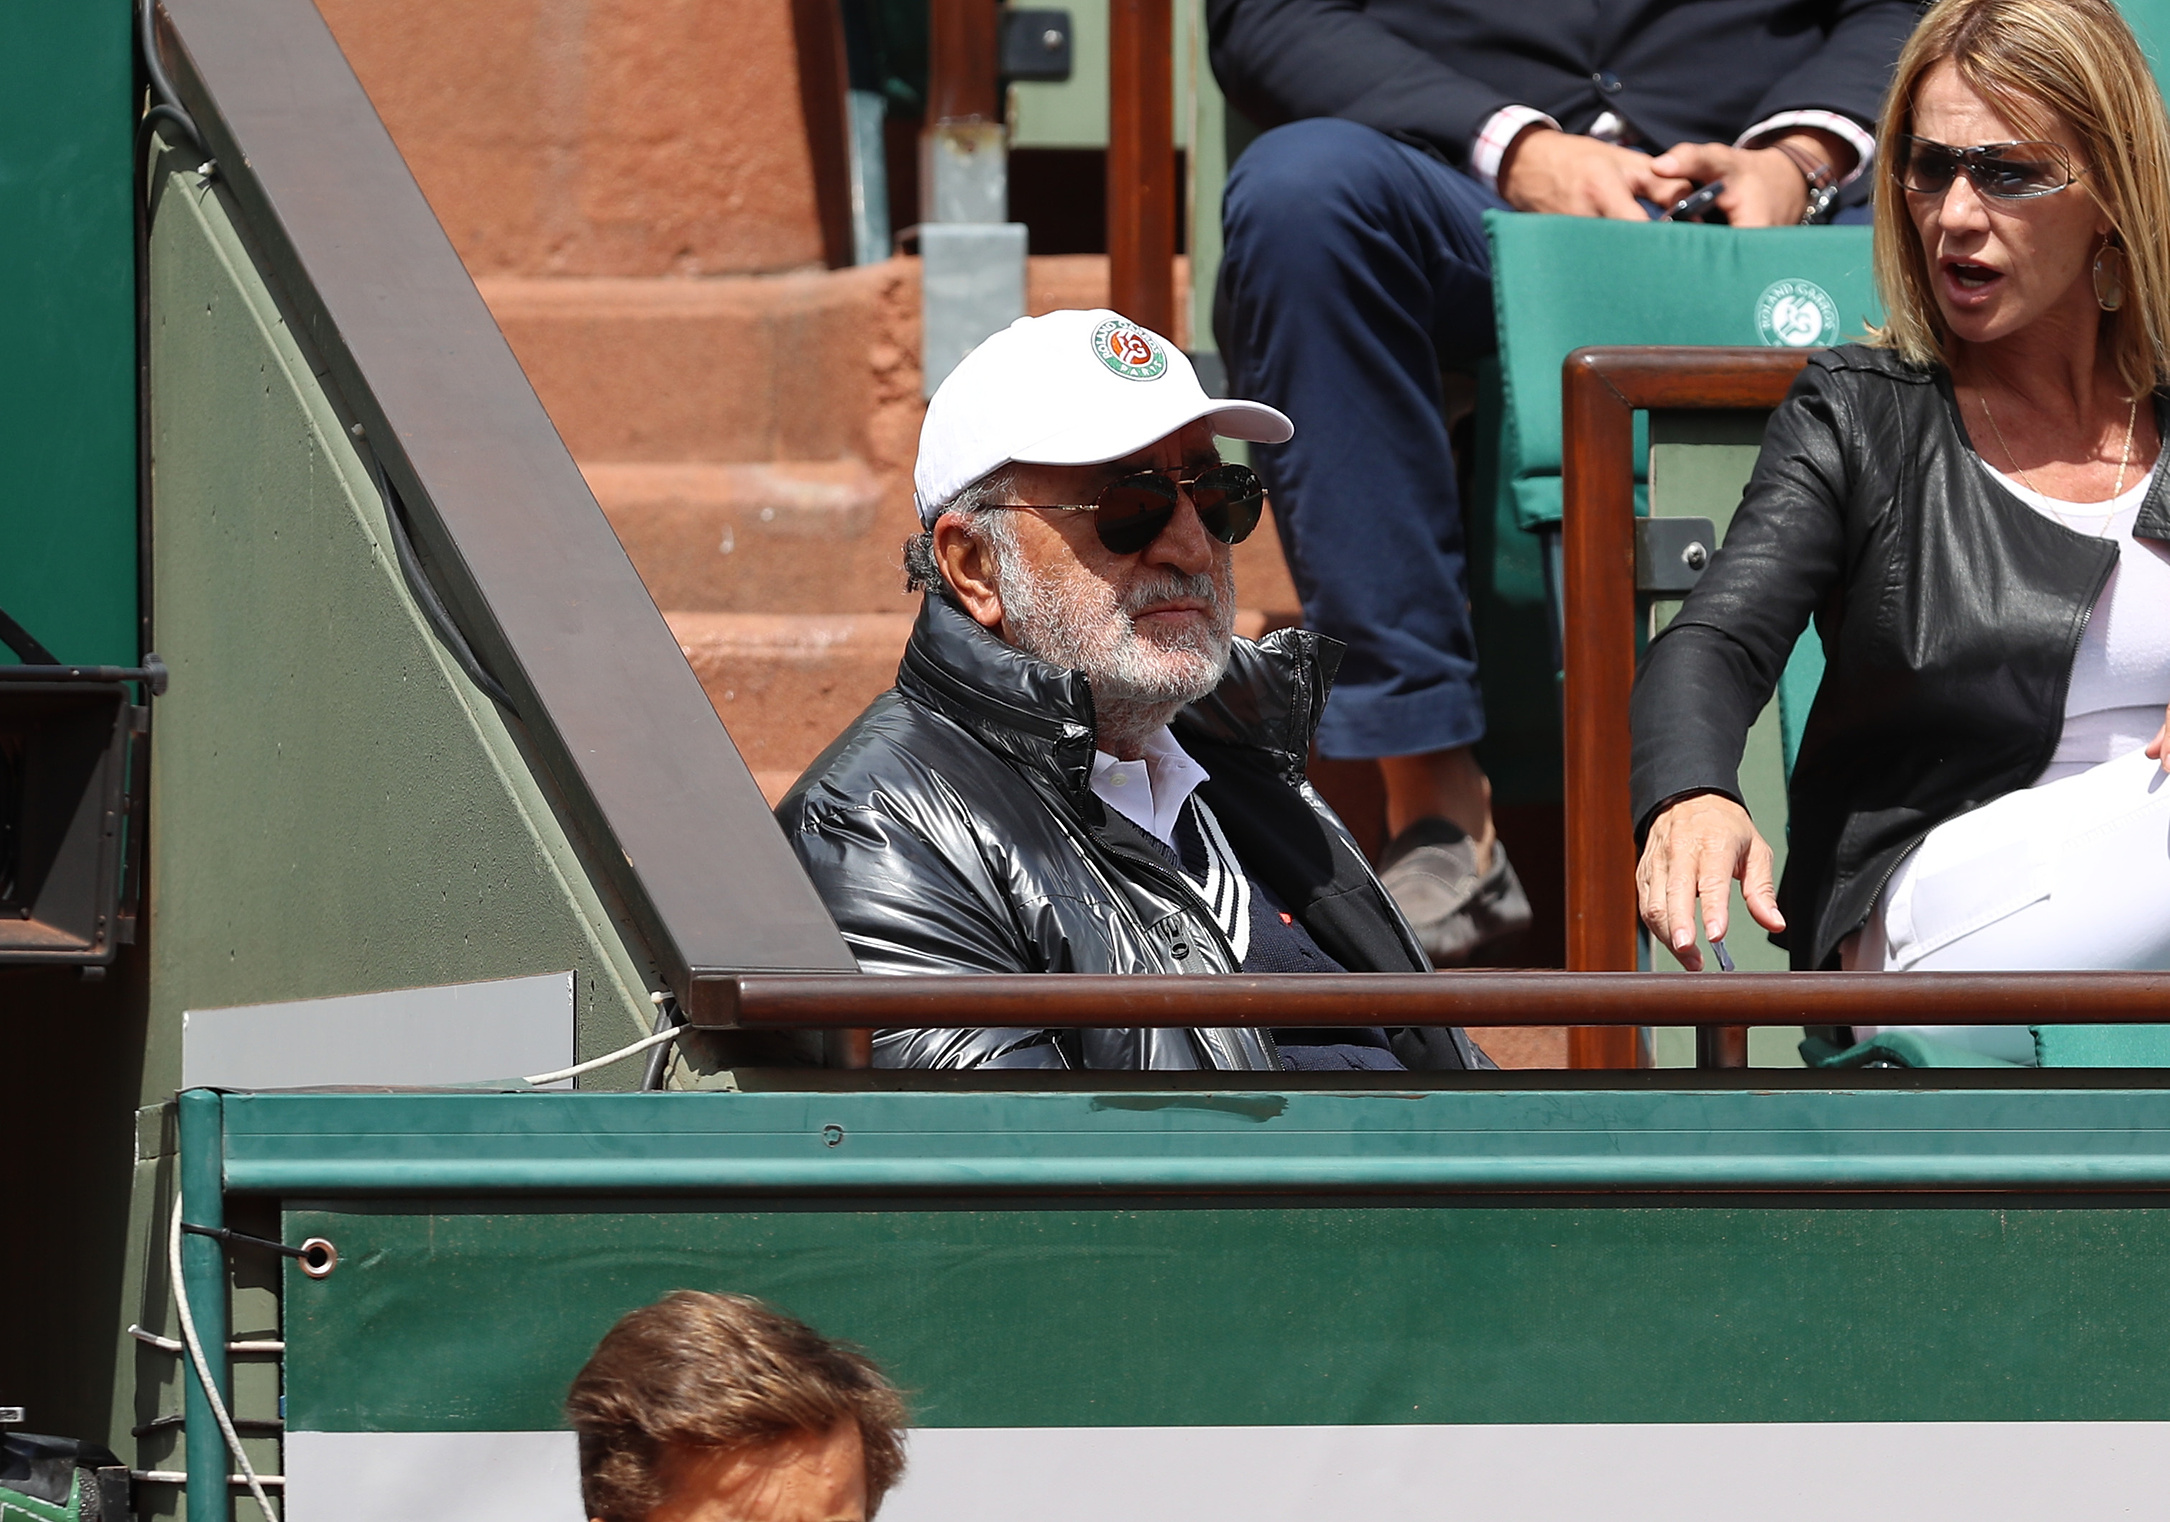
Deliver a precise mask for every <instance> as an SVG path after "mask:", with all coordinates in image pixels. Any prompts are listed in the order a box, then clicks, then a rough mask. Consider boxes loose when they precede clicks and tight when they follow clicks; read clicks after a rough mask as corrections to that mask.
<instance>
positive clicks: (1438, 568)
mask: <svg viewBox="0 0 2170 1522" xmlns="http://www.w3.org/2000/svg"><path fill="white" fill-rule="evenodd" d="M1207 9H1208V24H1209V27H1210V30H1211V37H1212V57H1213V69H1214V73H1215V74H1216V75H1217V76H1218V77H1219V79H1220V82H1221V86H1222V88H1223V89H1224V90H1225V91H1226V92H1227V95H1228V97H1229V99H1230V100H1231V101H1232V102H1234V103H1235V105H1236V106H1237V107H1238V108H1239V109H1240V110H1242V111H1243V112H1244V113H1245V114H1246V115H1247V116H1249V117H1250V118H1251V119H1252V120H1253V121H1255V122H1257V123H1258V124H1259V125H1260V126H1263V127H1268V128H1271V129H1272V130H1270V131H1267V132H1266V133H1265V134H1264V135H1263V136H1261V137H1259V138H1258V139H1257V140H1256V141H1255V142H1253V143H1252V144H1251V145H1250V147H1249V148H1248V149H1247V150H1245V152H1244V153H1243V155H1242V157H1241V158H1239V159H1238V160H1237V162H1236V165H1235V167H1234V169H1233V171H1232V172H1231V173H1230V175H1229V179H1228V188H1227V196H1226V200H1225V203H1224V212H1223V216H1224V221H1225V224H1226V226H1225V231H1226V250H1227V251H1226V255H1225V257H1224V261H1223V264H1222V268H1221V277H1220V286H1219V290H1218V293H1217V298H1216V308H1217V310H1216V314H1215V324H1214V325H1215V328H1216V331H1217V334H1218V336H1219V339H1220V345H1221V352H1222V354H1223V355H1224V356H1225V357H1226V359H1227V362H1228V366H1229V380H1230V384H1231V386H1232V388H1233V390H1234V393H1235V394H1237V395H1241V396H1252V397H1257V398H1259V399H1260V400H1261V401H1264V402H1267V403H1269V404H1271V405H1272V406H1274V407H1277V408H1279V409H1280V410H1281V411H1283V412H1285V413H1286V414H1288V416H1289V417H1290V418H1292V419H1293V420H1294V421H1295V424H1296V433H1295V437H1294V439H1293V440H1292V441H1291V442H1289V443H1287V444H1284V445H1278V446H1269V447H1262V448H1261V449H1260V450H1259V458H1260V463H1261V465H1262V467H1263V470H1264V474H1265V475H1266V478H1267V481H1268V483H1269V484H1270V485H1271V486H1272V488H1273V505H1274V513H1275V521H1276V523H1277V524H1278V526H1279V528H1280V532H1281V536H1282V544H1283V546H1284V548H1285V549H1286V550H1287V552H1288V558H1289V562H1290V568H1291V570H1292V571H1293V573H1294V575H1295V578H1296V586H1297V590H1298V591H1299V592H1300V593H1301V594H1302V597H1303V603H1304V612H1305V615H1306V619H1307V621H1308V622H1309V623H1310V624H1311V625H1312V626H1313V627H1314V628H1317V629H1318V630H1320V631H1321V632H1323V633H1325V634H1328V635H1330V636H1332V637H1333V638H1335V639H1338V640H1340V641H1341V642H1342V643H1344V644H1345V645H1347V646H1348V655H1347V657H1346V659H1345V660H1344V661H1343V663H1342V667H1341V677H1340V683H1339V685H1338V686H1337V687H1336V688H1335V690H1334V697H1333V700H1332V702H1331V703H1330V704H1329V705H1328V707H1327V710H1326V716H1325V720H1324V722H1323V723H1322V724H1321V725H1320V727H1319V732H1318V746H1319V750H1320V752H1321V753H1322V754H1324V755H1326V756H1328V757H1333V758H1337V759H1365V758H1377V759H1378V760H1379V763H1380V770H1381V773H1382V776H1383V778H1384V781H1385V785H1386V797H1387V823H1388V831H1389V835H1390V837H1391V839H1390V842H1389V845H1388V848H1387V852H1386V855H1385V858H1384V859H1383V860H1382V862H1381V868H1382V872H1381V876H1382V878H1383V879H1384V881H1385V882H1386V885H1387V886H1388V888H1389V889H1390V890H1391V891H1392V892H1393V893H1394V896H1395V898H1396V899H1397V900H1398V901H1399V902H1400V904H1401V907H1402V909H1403V911H1404V913H1405V914H1406V915H1407V916H1408V918H1409V919H1410V920H1411V922H1412V923H1413V924H1414V925H1415V927H1416V928H1417V930H1418V933H1419V935H1420V937H1421V938H1422V939H1423V940H1424V942H1425V949H1426V950H1427V951H1429V952H1430V953H1431V956H1432V959H1433V961H1434V962H1436V963H1438V964H1440V965H1452V964H1454V963H1456V962H1461V961H1466V960H1467V959H1468V957H1469V955H1470V953H1471V952H1472V951H1474V950H1475V949H1476V948H1477V947H1479V946H1481V945H1483V944H1484V943H1485V942H1486V941H1488V940H1491V939H1493V938H1496V937H1497V936H1500V935H1503V934H1506V933H1508V932H1511V931H1513V930H1515V929H1518V928H1520V927H1521V926H1522V925H1525V924H1527V923H1528V921H1529V906H1528V901H1527V900H1526V899H1525V898H1524V897H1523V894H1522V890H1521V886H1520V884H1519V883H1518V882H1517V881H1516V880H1515V876H1514V869H1513V868H1512V867H1511V866H1510V865H1509V864H1508V862H1507V857H1506V853H1505V852H1504V851H1503V850H1501V849H1499V846H1498V842H1497V839H1496V836H1495V832H1494V829H1493V823H1492V810H1491V784H1490V782H1489V781H1488V779H1487V778H1486V777H1485V775H1484V773H1483V771H1482V770H1481V769H1480V768H1479V766H1478V764H1477V762H1476V759H1475V755H1474V752H1473V749H1472V747H1473V746H1474V745H1475V743H1476V742H1477V741H1478V740H1479V739H1481V738H1482V737H1483V734H1484V709H1483V701H1482V696H1481V692H1480V689H1479V687H1478V673H1477V660H1476V645H1475V639H1474V636H1473V634H1472V632H1471V628H1470V620H1469V608H1468V600H1469V589H1468V575H1467V568H1466V563H1465V556H1464V548H1463V525H1462V513H1461V503H1460V501H1459V498H1458V495H1457V492H1456V487H1455V478H1454V470H1453V462H1452V459H1451V456H1450V451H1449V448H1448V444H1447V426H1448V424H1447V419H1446V417H1445V415H1444V412H1443V408H1442V398H1441V385H1440V374H1441V370H1442V368H1443V367H1444V368H1449V369H1455V368H1463V367H1466V366H1467V365H1468V364H1469V363H1470V362H1471V361H1474V360H1475V359H1477V358H1479V357H1480V356H1482V355H1485V354H1488V353H1490V352H1491V351H1492V349H1493V348H1494V342H1495V341H1494V335H1493V326H1492V292H1491V260H1490V254H1489V251H1488V248H1487V245H1486V242H1485V237H1484V229H1483V225H1482V220H1481V219H1482V217H1483V214H1484V212H1485V211H1486V210H1487V209H1490V208H1494V207H1501V208H1507V207H1511V208H1513V209H1516V210H1519V211H1536V212H1555V213H1564V214H1567V215H1570V216H1600V217H1615V218H1624V219H1630V220H1643V219H1646V218H1648V217H1649V216H1650V215H1651V210H1652V208H1653V207H1655V208H1665V207H1669V206H1671V205H1672V204H1673V203H1674V202H1675V201H1677V200H1678V199H1679V198H1681V197H1682V196H1685V195H1687V194H1688V193H1689V192H1690V191H1691V190H1693V189H1695V188H1697V187H1699V186H1704V185H1709V184H1714V183H1719V182H1722V183H1723V186H1724V189H1723V192H1722V193H1721V194H1719V195H1718V197H1717V207H1718V209H1719V210H1720V211H1721V212H1723V213H1724V214H1725V215H1726V217H1727V218H1728V219H1729V220H1730V221H1731V222H1732V224H1733V225H1734V226H1736V227H1771V226H1784V225H1789V224H1793V223H1799V222H1803V221H1825V220H1830V219H1831V218H1832V217H1834V216H1837V217H1838V218H1840V219H1842V220H1853V219H1854V216H1855V215H1863V216H1864V218H1865V211H1866V207H1865V205H1864V204H1863V203H1865V202H1866V200H1867V193H1868V188H1869V181H1868V179H1867V178H1866V171H1867V170H1868V169H1869V167H1870V161H1871V160H1872V159H1873V157H1874V154H1875V141H1874V136H1873V127H1874V123H1875V120H1876V114H1877V111H1878V108H1879V106H1880V105H1881V102H1882V97H1883V92H1884V85H1885V81H1886V79H1887V78H1888V77H1889V75H1890V71H1891V66H1892V63H1893V61H1894V60H1895V59H1896V58H1897V56H1898V52H1899V48H1900V45H1901V44H1902V43H1903V42H1904V41H1905V39H1906V36H1907V34H1908V32H1910V31H1911V30H1912V28H1913V25H1914V20H1915V17H1916V15H1917V14H1918V12H1917V9H1916V6H1915V4H1914V0H1701V3H1698V4H1694V5H1684V4H1673V5H1666V4H1653V3H1648V0H1641V3H1630V0H1208V8H1207ZM1601 273H1602V272H1595V271H1593V272H1592V274H1593V276H1598V275H1600V274H1601Z"/></svg>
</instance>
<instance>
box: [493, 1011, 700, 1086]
mask: <svg viewBox="0 0 2170 1522" xmlns="http://www.w3.org/2000/svg"><path fill="white" fill-rule="evenodd" d="M686 1030H687V1027H685V1026H683V1025H674V1026H672V1027H670V1028H669V1029H668V1030H660V1031H657V1032H656V1033H655V1034H654V1035H651V1036H643V1037H641V1038H640V1040H638V1041H636V1042H634V1043H633V1044H632V1045H631V1046H621V1047H619V1048H618V1049H617V1050H616V1051H615V1052H612V1053H611V1054H610V1055H609V1056H607V1057H590V1058H589V1059H588V1060H587V1061H586V1062H577V1063H575V1064H573V1065H572V1066H571V1067H569V1068H559V1069H558V1070H557V1071H556V1072H555V1073H532V1074H530V1075H529V1076H527V1077H526V1078H523V1079H521V1080H520V1081H521V1082H522V1083H532V1084H534V1085H535V1086H536V1087H537V1088H541V1087H542V1086H543V1085H544V1084H546V1083H561V1082H563V1081H564V1080H565V1079H567V1078H578V1077H579V1076H580V1075H581V1074H582V1073H592V1072H594V1071H595V1070H596V1069H597V1068H607V1067H609V1066H610V1065H611V1064H612V1063H613V1062H623V1061H624V1060H625V1059H626V1058H628V1057H637V1056H639V1055H640V1054H641V1053H642V1052H645V1051H647V1050H648V1048H650V1047H651V1046H661V1045H662V1044H663V1043H664V1042H666V1041H672V1040H675V1039H677V1038H678V1037H680V1036H683V1035H684V1034H685V1033H686Z"/></svg>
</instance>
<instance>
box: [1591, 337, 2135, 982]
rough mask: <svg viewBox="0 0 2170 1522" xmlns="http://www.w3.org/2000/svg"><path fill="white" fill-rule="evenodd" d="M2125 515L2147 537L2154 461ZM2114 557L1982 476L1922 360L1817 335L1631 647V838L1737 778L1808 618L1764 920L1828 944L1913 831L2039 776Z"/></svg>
mask: <svg viewBox="0 0 2170 1522" xmlns="http://www.w3.org/2000/svg"><path fill="white" fill-rule="evenodd" d="M2155 405H2156V416H2157V418H2158V420H2159V421H2165V422H2166V423H2170V419H2166V418H2165V409H2164V405H2163V400H2162V398H2161V397H2157V399H2156V403H2155ZM2135 532H2136V533H2138V534H2139V535H2141V536H2143V537H2145V538H2150V539H2165V540H2170V494H2166V489H2165V477H2164V475H2162V474H2158V475H2157V476H2156V478H2155V483H2154V486H2153V487H2152V488H2151V489H2150V490H2149V492H2148V495H2147V499H2146V501H2145V502H2144V503H2143V504H2142V506H2141V509H2140V514H2139V521H2138V525H2137V528H2136V530H2135ZM2116 565H2117V547H2116V546H2115V545H2114V544H2111V543H2108V542H2107V541H2104V540H2101V539H2095V538H2091V537H2089V536H2088V535H2085V534H2080V533H2075V532H2074V531H2073V530H2071V529H2068V528H2065V527H2063V526H2062V525H2060V524H2057V523H2053V522H2051V521H2050V520H2049V519H2048V518H2045V517H2044V516H2042V514H2040V513H2038V512H2036V511H2034V510H2033V509H2032V508H2030V507H2028V506H2026V505H2025V504H2024V503H2022V502H2020V501H2019V500H2018V499H2017V498H2015V497H2013V496H2012V494H2011V493H2009V492H2007V491H2005V490H2004V489H2003V488H2002V487H2000V486H1998V485H1997V484H1996V483H1995V482H1994V481H1993V480H1991V479H1990V477H1989V475H1988V473H1987V472H1986V471H1984V469H1983V468H1982V465H1981V462H1980V460H1979V459H1978V458H1977V457H1976V455H1975V453H1974V446H1973V444H1972V441H1971V440H1970V439H1969V437H1968V434H1967V430H1966V424H1965V422H1964V421H1963V420H1962V419H1961V417H1960V415H1959V409H1958V404H1957V402H1956V401H1955V400H1954V398H1953V395H1952V389H1951V378H1950V376H1949V375H1948V374H1946V373H1945V372H1944V371H1942V370H1934V371H1928V370H1918V369H1915V368H1913V367H1911V366H1909V365H1907V364H1905V363H1904V362H1902V361H1901V360H1900V359H1899V358H1898V357H1897V356H1896V355H1894V354H1892V353H1890V352H1889V351H1886V350H1882V349H1869V348H1863V347H1860V346H1857V345H1847V346H1845V347H1843V348H1838V349H1833V350H1830V351H1829V352H1828V353H1825V354H1820V355H1818V356H1816V357H1815V358H1814V359H1812V360H1810V361H1809V365H1808V369H1807V370H1806V371H1804V372H1803V373H1802V375H1801V378H1800V379H1799V380H1798V381H1797V382H1795V384H1794V387H1793V390H1792V392H1791V394H1790V395H1788V396H1787V398H1786V401H1785V403H1784V404H1783V405H1782V406H1781V407H1780V408H1779V409H1778V411H1777V412H1775V413H1773V414H1772V415H1771V421H1770V426H1769V427H1768V428H1767V429H1766V431H1765V432H1764V435H1763V454H1762V457H1761V459H1759V460H1758V461H1757V463H1756V470H1755V475H1754V476H1753V477H1752V478H1751V480H1750V481H1749V484H1748V491H1747V495H1746V496H1745V497H1744V498H1743V499H1742V501H1741V506H1740V510H1739V512H1738V514H1737V515H1736V516H1735V517H1734V519H1733V526H1732V528H1731V529H1730V530H1729V531H1728V533H1727V535H1726V541H1725V546H1724V548H1723V549H1721V550H1720V551H1719V552H1718V554H1717V555H1716V556H1715V557H1714V558H1713V559H1712V560H1711V563H1710V568H1709V569H1708V570H1707V571H1705V572H1704V573H1703V578H1702V580H1701V581H1700V582H1698V583H1697V584H1696V588H1695V590H1694V592H1692V593H1691V594H1690V595H1689V597H1688V600H1687V603H1686V605H1685V606H1684V607H1683V608H1682V609H1681V611H1680V614H1679V616H1678V617H1676V618H1675V619H1674V620H1673V622H1672V623H1671V624H1670V625H1669V626H1668V627H1667V628H1666V629H1665V631H1664V632H1663V633H1661V634H1660V635H1659V636H1658V637H1657V638H1656V639H1655V640H1652V641H1651V643H1650V648H1649V649H1648V650H1647V651H1646V652H1644V655H1643V661H1642V669H1641V671H1640V673H1639V674H1638V676H1637V678H1636V683H1635V697H1634V706H1633V716H1634V726H1635V769H1634V783H1633V790H1634V807H1635V818H1636V821H1637V835H1638V838H1639V837H1640V836H1641V835H1642V833H1644V832H1645V831H1647V830H1648V829H1649V826H1650V821H1651V819H1652V817H1653V816H1654V815H1655V814H1656V812H1657V811H1658V809H1659V807H1660V806H1661V805H1662V804H1664V803H1666V802H1668V801H1669V800H1671V799H1673V798H1675V797H1678V796H1679V795H1681V794H1685V793H1692V792H1704V791H1708V792H1718V793H1724V794H1727V795H1728V796H1730V797H1733V798H1735V799H1738V798H1739V797H1740V785H1739V782H1738V778H1737V772H1738V769H1739V766H1740V758H1741V749H1742V746H1743V743H1744V741H1745V739H1746V736H1747V733H1748V726H1749V725H1750V724H1751V723H1752V722H1753V721H1754V719H1755V716H1756V715H1757V713H1758V712H1760V711H1761V710H1762V707H1763V705H1764V703H1765V702H1766V701H1767V700H1768V699H1769V697H1770V695H1771V691H1772V689H1773V688H1774V687H1775V686H1776V684H1777V681H1778V675H1779V672H1780V670H1781V669H1782V668H1783V667H1784V665H1785V661H1786V657H1787V655H1788V653H1789V652H1790V651H1791V650H1792V648H1793V642H1794V639H1795V638H1796V636H1798V635H1799V634H1800V632H1801V630H1802V629H1803V628H1804V627H1805V626H1806V625H1807V623H1808V621H1809V618H1810V616H1811V615H1813V616H1814V618H1815V621H1816V630H1817V633H1818V634H1819V635H1820V636H1821V638H1822V641H1823V650H1824V660H1825V662H1826V665H1825V670H1824V678H1823V685H1822V686H1821V687H1820V688H1819V689H1818V690H1817V693H1816V701H1815V704H1814V705H1813V707H1811V709H1810V710H1809V715H1808V724H1807V726H1806V728H1805V729H1804V731H1803V732H1802V737H1801V750H1800V755H1799V757H1798V758H1797V760H1796V761H1795V764H1794V769H1793V777H1792V780H1791V784H1790V788H1789V800H1790V820H1789V825H1788V830H1789V835H1790V844H1789V849H1788V855H1787V860H1786V874H1785V880H1784V881H1783V882H1782V883H1781V884H1780V885H1779V889H1778V903H1779V908H1780V909H1781V910H1782V911H1783V912H1784V914H1785V916H1786V924H1787V927H1788V928H1787V931H1786V933H1785V935H1784V936H1781V937H1774V939H1777V940H1778V941H1779V942H1780V944H1782V945H1785V946H1786V947H1787V948H1788V949H1789V950H1790V951H1791V953H1792V960H1793V965H1794V967H1795V968H1797V969H1808V968H1820V967H1828V966H1832V965H1834V964H1835V962H1836V960H1837V949H1838V945H1839V942H1841V941H1842V940H1844V939H1845V938H1846V937H1847V936H1848V935H1850V934H1852V933H1853V932H1854V931H1855V930H1857V929H1859V928H1860V927H1861V926H1862V924H1863V923H1865V922H1866V920H1867V919H1868V916H1869V911H1870V910H1871V908H1872V907H1873V906H1874V904H1875V902H1876V896H1877V894H1878V893H1879V892H1881V891H1882V889H1883V886H1884V884H1885V883H1886V882H1887V881H1889V880H1890V877H1891V874H1892V872H1893V871H1894V870H1896V869H1897V867H1898V865H1899V863H1900V862H1901V860H1903V859H1904V858H1905V856H1906V854H1907V852H1909V851H1911V850H1912V849H1913V848H1914V846H1915V845H1916V844H1917V843H1918V842H1919V841H1920V840H1921V838H1922V836H1924V835H1926V834H1927V833H1928V832H1929V831H1930V830H1932V829H1934V828H1935V827H1936V826H1937V825H1939V824H1942V823H1943V822H1944V821H1945V820H1947V819H1950V818H1952V817H1953V816H1955V815H1958V814H1962V813H1964V812H1966V811H1967V810H1968V809H1972V808H1978V807H1980V806H1981V805H1982V804H1984V803H1987V802H1989V801H1990V800H1991V799H1993V798H1997V797H2001V796H2002V795H2003V794H2005V793H2009V792H2012V791H2013V790H2015V789H2017V788H2023V787H2026V786H2028V785H2030V784H2031V783H2032V782H2033V781H2034V780H2035V779H2036V778H2037V777H2039V776H2041V774H2042V771H2043V768H2044V767H2046V766H2047V765H2048V764H2049V760H2050V757H2051V756H2052V755H2053V754H2054V753H2055V752H2056V749H2057V740H2058V737H2059V735H2060V734H2061V733H2062V732H2063V729H2064V705H2065V692H2066V689H2067V688H2068V687H2069V686H2070V684H2071V680H2072V658H2073V656H2074V655H2075V654H2076V653H2077V652H2078V650H2079V643H2080V635H2081V633H2082V632H2083V631H2084V630H2085V628H2086V626H2087V619H2088V615H2089V614H2090V613H2091V612H2092V611H2093V609H2094V605H2095V601H2096V599H2097V598H2098V597H2099V596H2100V595H2101V593H2102V588H2103V585H2104V584H2105V583H2106V582H2107V581H2108V580H2109V577H2110V572H2111V571H2112V570H2113V569H2114V568H2115V567H2116Z"/></svg>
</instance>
